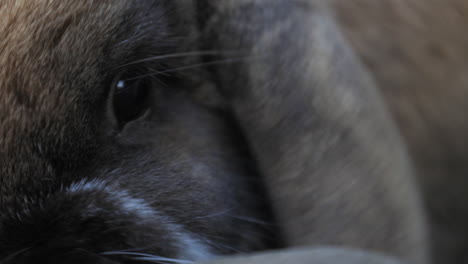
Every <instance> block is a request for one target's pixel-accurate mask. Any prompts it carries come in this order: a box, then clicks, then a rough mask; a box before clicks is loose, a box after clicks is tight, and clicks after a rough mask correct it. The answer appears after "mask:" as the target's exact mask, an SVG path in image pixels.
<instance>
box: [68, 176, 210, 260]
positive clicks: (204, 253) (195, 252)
mask: <svg viewBox="0 0 468 264" xmlns="http://www.w3.org/2000/svg"><path fill="white" fill-rule="evenodd" d="M67 191H68V192H70V193H79V192H87V191H99V192H105V193H106V194H108V196H107V197H108V199H110V200H111V201H113V202H115V204H116V205H120V208H121V209H122V211H124V212H125V213H130V214H134V215H137V216H138V217H139V218H141V219H142V220H144V219H155V218H156V217H157V218H158V219H161V220H163V219H164V221H163V224H164V226H165V227H166V228H167V229H168V231H169V232H171V233H173V234H174V236H175V237H176V240H177V241H178V244H179V247H180V250H179V253H178V259H183V260H190V261H200V260H208V259H212V258H214V257H215V255H214V254H213V253H212V252H211V251H210V249H209V247H208V246H207V245H206V244H205V243H203V242H202V241H200V240H199V239H196V238H194V237H193V236H192V235H190V234H189V233H188V232H185V231H184V228H183V226H181V225H179V224H176V223H174V222H173V221H170V219H169V217H167V216H164V215H161V214H160V212H158V211H157V210H155V209H154V208H152V207H151V206H150V205H149V204H148V203H147V202H146V201H144V200H143V199H139V198H135V197H132V196H131V195H130V194H129V193H128V192H127V191H125V190H119V189H118V188H115V187H112V186H111V185H110V184H108V183H107V182H106V181H104V180H81V181H80V182H77V183H74V184H72V185H71V186H70V187H69V188H68V189H67ZM87 210H88V212H90V213H93V211H94V210H99V208H87Z"/></svg>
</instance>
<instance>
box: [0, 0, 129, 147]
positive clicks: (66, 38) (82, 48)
mask: <svg viewBox="0 0 468 264" xmlns="http://www.w3.org/2000/svg"><path fill="white" fill-rule="evenodd" d="M126 2H127V3H126ZM126 5H128V1H61V0H48V1H29V0H21V1H16V0H14V1H10V0H8V1H4V3H2V5H0V35H1V36H2V38H0V92H1V93H2V96H1V97H0V112H2V113H3V117H2V118H0V124H1V127H2V129H5V128H9V129H13V128H16V129H17V130H22V129H21V127H26V126H29V127H31V126H32V125H31V123H32V122H35V121H36V120H37V119H39V117H40V116H41V115H46V116H48V117H49V118H48V119H49V120H53V119H54V117H53V115H57V116H56V118H60V116H63V115H64V112H65V111H70V110H67V108H69V107H73V106H74V105H75V102H76V100H77V98H78V97H79V96H80V93H82V92H83V91H81V90H80V88H82V87H79V86H84V85H86V84H87V83H90V84H92V82H93V77H95V76H96V74H97V72H96V71H97V70H96V67H97V65H96V64H97V62H98V60H99V57H100V55H101V54H100V53H101V52H102V49H103V47H104V44H105V41H106V38H108V37H109V35H110V34H111V33H112V30H114V27H115V25H116V24H118V23H116V20H117V19H119V18H120V15H121V13H122V12H123V11H124V10H125V6H126ZM74 86H75V87H74ZM76 86H78V87H76ZM34 116H36V117H37V118H34ZM6 137H8V136H6ZM2 140H7V141H8V139H5V138H4V137H0V143H2V142H1V141H2ZM3 143H4V142H3Z"/></svg>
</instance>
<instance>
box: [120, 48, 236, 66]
mask: <svg viewBox="0 0 468 264" xmlns="http://www.w3.org/2000/svg"><path fill="white" fill-rule="evenodd" d="M225 53H226V52H221V51H216V50H205V51H203V50H202V51H188V52H180V53H173V54H165V55H158V56H153V57H149V58H146V59H141V60H137V61H133V62H130V63H127V64H124V65H121V66H119V68H123V67H127V66H131V65H134V64H138V63H143V62H154V61H159V60H164V59H174V58H186V57H197V56H207V55H211V56H216V55H220V54H225ZM228 53H229V52H228ZM231 53H232V54H235V53H234V52H231Z"/></svg>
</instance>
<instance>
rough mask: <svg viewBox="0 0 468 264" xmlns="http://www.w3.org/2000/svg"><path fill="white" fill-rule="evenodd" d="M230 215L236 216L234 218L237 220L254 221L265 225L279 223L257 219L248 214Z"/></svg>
mask: <svg viewBox="0 0 468 264" xmlns="http://www.w3.org/2000/svg"><path fill="white" fill-rule="evenodd" d="M230 217H231V218H234V219H237V220H241V221H244V222H249V223H253V224H260V225H265V226H276V225H277V224H275V223H272V222H266V221H263V220H260V219H256V218H253V217H248V216H240V215H230Z"/></svg>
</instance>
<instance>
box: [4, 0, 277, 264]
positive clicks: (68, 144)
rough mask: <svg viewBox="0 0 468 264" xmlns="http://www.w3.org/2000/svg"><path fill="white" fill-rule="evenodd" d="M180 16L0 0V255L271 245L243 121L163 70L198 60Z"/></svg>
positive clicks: (136, 255) (214, 250)
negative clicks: (187, 45)
mask: <svg viewBox="0 0 468 264" xmlns="http://www.w3.org/2000/svg"><path fill="white" fill-rule="evenodd" d="M178 12H179V9H178V7H177V6H176V5H175V4H174V1H139V0H138V1H137V0H132V1H128V0H118V1H115V0H112V1H2V3H1V4H0V16H1V19H0V20H1V21H0V31H1V35H2V39H1V40H0V50H1V51H0V58H1V59H0V61H1V62H0V64H1V67H0V68H1V69H0V87H1V88H0V89H1V94H2V95H1V96H0V97H1V99H0V101H1V103H0V104H1V106H0V108H1V110H0V112H1V117H0V131H1V132H0V135H1V136H0V153H1V154H0V160H1V161H0V164H1V165H0V175H1V177H0V208H2V209H1V210H0V211H1V212H0V262H1V263H37V261H39V262H41V263H78V262H80V263H81V262H83V261H84V262H86V263H114V262H118V263H134V262H135V261H143V260H144V259H145V258H146V261H155V260H156V261H157V260H158V257H155V256H153V258H152V257H150V255H149V254H153V255H157V256H159V257H164V258H165V259H166V260H169V259H174V261H177V260H179V259H181V260H183V261H194V260H206V259H210V258H212V257H214V256H216V255H220V254H228V253H238V252H249V251H252V250H256V249H262V248H265V247H266V246H265V245H266V244H268V243H267V242H266V241H267V240H269V239H270V238H269V237H268V235H267V234H265V233H264V232H263V231H262V230H263V229H265V226H268V228H269V227H270V226H272V225H270V224H268V223H266V221H270V220H268V219H265V218H264V217H265V216H266V215H268V206H266V205H264V204H263V202H262V199H263V198H262V197H263V196H262V195H261V193H262V188H261V187H257V186H260V184H259V181H260V177H259V176H258V172H257V171H256V168H255V164H254V162H252V161H251V160H252V159H251V158H249V156H250V154H249V151H248V150H247V147H246V145H245V143H244V142H243V140H242V138H241V137H240V136H239V135H240V131H239V129H238V128H237V126H236V125H235V123H234V122H233V119H232V118H231V117H230V115H229V113H228V112H227V111H226V110H224V108H222V107H218V108H216V107H215V106H213V105H208V104H202V103H197V100H196V98H195V97H196V96H195V95H194V94H196V92H195V91H194V90H195V88H193V87H196V86H198V84H195V82H196V81H195V80H193V81H191V80H188V79H189V78H185V79H183V78H181V77H178V76H175V75H177V74H169V72H170V71H171V70H173V69H177V67H181V66H184V65H178V64H177V63H181V61H184V60H185V58H188V57H190V54H185V55H184V52H183V51H182V49H181V45H178V43H180V42H183V41H189V42H192V41H191V40H190V39H191V36H190V33H187V32H185V31H184V29H183V27H181V26H180V25H178V24H179V23H178V22H177V21H179V20H178V19H174V18H172V16H175V14H177V13H178ZM181 28H182V29H181ZM174 57H178V58H179V59H177V60H176V59H174ZM193 57H195V56H193ZM174 61H175V62H176V63H174ZM165 71H167V73H164V72H165ZM200 86H201V85H200ZM145 254H146V255H145ZM132 261H133V262H132Z"/></svg>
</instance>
